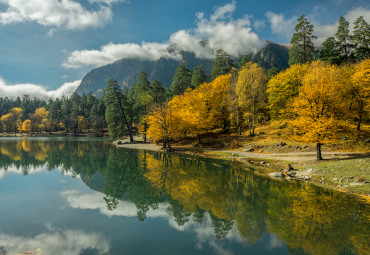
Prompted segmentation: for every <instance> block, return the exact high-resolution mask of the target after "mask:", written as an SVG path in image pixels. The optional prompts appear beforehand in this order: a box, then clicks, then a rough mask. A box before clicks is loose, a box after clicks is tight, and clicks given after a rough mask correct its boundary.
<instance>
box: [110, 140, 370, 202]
mask: <svg viewBox="0 0 370 255" xmlns="http://www.w3.org/2000/svg"><path fill="white" fill-rule="evenodd" d="M113 144H114V145H115V146H117V147H118V148H127V149H136V150H149V151H157V152H160V151H162V147H161V146H160V145H156V144H151V143H134V144H130V143H122V144H117V142H116V141H115V142H113ZM173 149H174V152H176V153H183V154H187V155H191V156H201V157H207V158H216V159H224V160H235V161H238V162H241V163H244V164H246V165H250V166H251V165H252V166H255V167H264V168H265V169H266V170H267V171H266V173H265V174H263V175H264V176H266V177H269V178H273V177H271V176H269V174H270V173H274V172H278V173H282V171H283V170H284V169H286V168H287V166H288V164H291V165H292V166H293V168H294V172H296V173H297V175H296V176H295V177H293V178H290V177H288V178H279V179H286V180H288V181H289V180H297V179H300V180H302V181H306V182H309V183H312V184H314V185H316V186H320V187H324V188H327V189H334V190H337V191H341V192H346V193H350V194H355V195H358V196H361V197H363V198H364V199H366V200H368V201H370V182H369V181H370V179H367V178H369V177H370V153H369V152H363V153H358V152H330V151H329V152H323V158H324V160H322V161H316V160H315V159H316V152H315V151H309V152H287V153H281V152H280V153H277V152H273V153H259V152H247V151H243V150H241V148H240V149H235V150H230V149H212V148H196V147H184V146H173ZM350 167H358V168H360V170H361V169H363V171H360V172H359V173H363V175H364V176H363V175H362V174H358V173H357V175H359V176H354V175H355V174H354V173H353V171H352V169H353V168H352V169H351V170H347V169H348V168H350ZM337 169H339V170H337ZM270 170H271V171H270ZM359 180H360V181H359Z"/></svg>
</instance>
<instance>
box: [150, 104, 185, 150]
mask: <svg viewBox="0 0 370 255" xmlns="http://www.w3.org/2000/svg"><path fill="white" fill-rule="evenodd" d="M146 122H147V123H148V129H147V136H148V137H149V138H151V139H152V140H153V141H154V142H156V143H158V142H163V148H167V149H169V150H171V142H172V141H173V140H176V139H177V138H179V137H181V136H182V129H181V127H182V125H181V124H180V119H179V118H178V116H176V115H174V114H173V113H172V111H171V107H168V106H167V105H157V106H155V107H154V108H153V109H152V110H151V111H150V113H149V114H148V116H147V117H146Z"/></svg>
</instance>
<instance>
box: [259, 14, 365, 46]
mask: <svg viewBox="0 0 370 255" xmlns="http://www.w3.org/2000/svg"><path fill="white" fill-rule="evenodd" d="M318 15H319V14H318V12H317V11H315V8H314V13H313V14H311V15H307V20H308V21H309V22H310V23H311V24H313V25H314V35H316V36H317V37H318V38H317V40H315V44H316V45H318V46H319V45H321V43H322V42H323V41H325V40H326V39H327V38H328V37H331V36H334V35H335V33H336V32H337V28H338V21H336V22H334V23H332V24H321V23H320V22H318V21H317V20H318V18H317V16H318ZM320 15H322V14H320ZM266 16H267V18H268V20H269V22H270V27H271V30H272V32H273V33H274V34H277V35H280V36H282V37H285V38H286V39H288V40H290V39H291V38H292V36H293V33H294V32H295V30H294V27H295V25H296V24H297V19H298V17H296V16H294V17H291V18H286V17H285V16H284V15H283V14H276V13H273V12H267V13H266ZM360 16H364V19H365V20H366V22H368V23H370V9H366V8H363V7H357V8H354V9H352V10H350V11H349V12H347V14H345V15H344V18H345V19H346V20H347V21H349V22H350V29H351V30H353V22H354V21H355V20H356V19H357V18H358V17H360ZM338 19H339V17H338Z"/></svg>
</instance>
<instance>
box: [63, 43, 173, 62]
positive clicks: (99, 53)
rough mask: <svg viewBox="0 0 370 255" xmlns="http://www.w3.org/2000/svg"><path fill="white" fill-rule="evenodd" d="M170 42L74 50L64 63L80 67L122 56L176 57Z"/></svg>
mask: <svg viewBox="0 0 370 255" xmlns="http://www.w3.org/2000/svg"><path fill="white" fill-rule="evenodd" d="M168 46H169V45H168V44H161V43H146V42H143V43H142V44H140V45H139V44H134V43H125V44H114V43H112V42H110V43H108V44H107V45H104V46H102V47H101V48H100V50H81V51H78V50H76V51H73V52H72V53H71V54H70V55H69V56H68V58H67V60H66V61H64V63H63V64H62V65H63V66H64V67H66V68H79V67H81V66H101V65H104V64H108V63H112V62H114V61H116V60H118V59H120V58H141V59H148V60H157V59H159V58H161V57H168V58H170V57H176V56H174V55H171V54H170V53H169V52H168V51H167V47H168Z"/></svg>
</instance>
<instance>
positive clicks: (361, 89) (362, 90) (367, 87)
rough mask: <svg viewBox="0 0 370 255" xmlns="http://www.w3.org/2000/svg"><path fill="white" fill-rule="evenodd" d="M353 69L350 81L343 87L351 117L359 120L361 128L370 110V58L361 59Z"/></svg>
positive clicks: (358, 127)
mask: <svg viewBox="0 0 370 255" xmlns="http://www.w3.org/2000/svg"><path fill="white" fill-rule="evenodd" d="M346 67H347V66H344V67H343V68H346ZM352 69H353V70H351V71H352V72H351V77H350V82H347V83H346V84H345V86H342V88H343V90H344V92H345V97H344V99H345V101H346V102H348V105H349V106H350V108H349V113H350V117H353V118H355V119H356V120H357V130H360V128H361V123H362V121H363V119H364V117H367V116H369V112H370V59H365V60H363V61H361V62H360V63H358V64H356V65H355V66H354V67H353V68H352Z"/></svg>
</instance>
